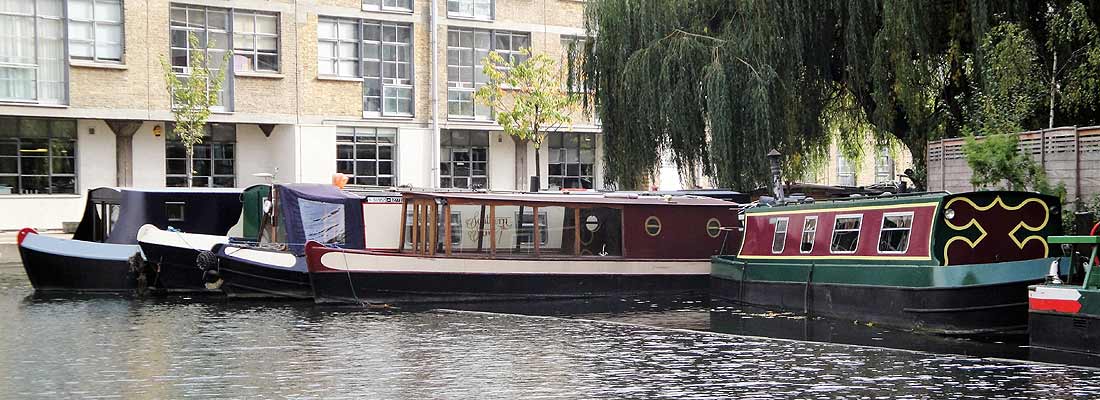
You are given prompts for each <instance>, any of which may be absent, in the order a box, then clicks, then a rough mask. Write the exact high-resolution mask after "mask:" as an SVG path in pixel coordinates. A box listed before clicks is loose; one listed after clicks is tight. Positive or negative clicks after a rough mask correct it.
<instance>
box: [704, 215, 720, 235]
mask: <svg viewBox="0 0 1100 400" xmlns="http://www.w3.org/2000/svg"><path fill="white" fill-rule="evenodd" d="M720 233H722V222H721V221H719V220H718V218H711V219H709V220H707V236H710V237H712V238H716V237H718V234H720Z"/></svg>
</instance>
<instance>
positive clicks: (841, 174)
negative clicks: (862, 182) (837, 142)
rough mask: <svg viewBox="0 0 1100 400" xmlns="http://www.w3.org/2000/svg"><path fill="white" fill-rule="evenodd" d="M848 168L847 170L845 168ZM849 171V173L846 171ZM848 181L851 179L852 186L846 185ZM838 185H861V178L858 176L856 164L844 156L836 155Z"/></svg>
mask: <svg viewBox="0 0 1100 400" xmlns="http://www.w3.org/2000/svg"><path fill="white" fill-rule="evenodd" d="M845 167H847V168H845ZM845 169H847V171H845ZM847 179H851V184H848V183H846V182H845V181H846V180H847ZM836 181H837V182H836V184H837V185H838V186H856V185H858V184H859V177H858V176H856V168H855V164H853V163H852V160H849V159H848V157H845V156H844V155H843V154H839V153H838V154H837V155H836Z"/></svg>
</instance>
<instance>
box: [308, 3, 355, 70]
mask: <svg viewBox="0 0 1100 400" xmlns="http://www.w3.org/2000/svg"><path fill="white" fill-rule="evenodd" d="M317 73H318V74H319V75H328V76H343V77H348V78H358V77H359V23H358V21H356V20H353V19H350V20H349V19H327V18H322V19H320V20H318V21H317Z"/></svg>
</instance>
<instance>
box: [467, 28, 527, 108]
mask: <svg viewBox="0 0 1100 400" xmlns="http://www.w3.org/2000/svg"><path fill="white" fill-rule="evenodd" d="M452 32H454V33H457V34H458V35H460V36H459V39H460V40H459V41H460V43H458V44H456V43H453V41H452V40H451V33H452ZM479 33H480V34H488V36H489V47H487V48H481V47H478V45H477V35H478V34H479ZM463 34H469V35H471V37H470V41H471V47H463V46H461V35H463ZM497 35H508V36H509V40H508V43H509V49H508V50H506V51H505V53H500V51H501V50H500V49H498V48H497V46H496V41H497V40H496V39H497ZM515 36H526V38H527V48H530V47H531V32H521V31H511V30H503V29H482V28H471V27H463V26H451V27H448V28H447V119H448V120H459V121H487V122H492V120H493V111H492V109H491V108H489V107H485V106H482V105H480V104H478V102H477V100H475V99H474V93H476V92H477V89H478V88H480V87H482V86H485V83H486V82H484V81H479V76H478V75H479V74H480V72H479V71H480V70H479V66H480V65H481V61H482V59H483V58H484V57H485V56H487V55H488V54H489V53H492V52H497V53H498V54H502V55H503V56H505V57H516V58H517V59H520V58H521V57H522V56H521V55H518V52H519V51H520V49H522V48H515V49H512V48H511V44H512V43H514V37H515ZM452 51H455V52H468V53H469V56H470V61H471V64H461V61H459V62H460V63H459V64H455V63H454V62H455V61H456V60H460V59H461V58H462V57H461V56H459V57H452V56H451V52H452ZM480 52H484V55H482V56H481V57H480V58H479V57H478V54H479V53H480ZM452 68H454V69H465V68H469V70H470V80H469V81H461V80H456V77H455V76H452V74H451V69H452ZM482 79H485V78H482ZM453 93H454V94H463V95H464V96H465V95H468V96H469V99H470V100H469V101H466V100H456V99H452V94H453ZM456 102H461V103H467V102H469V103H470V111H471V114H468V115H467V114H454V113H452V112H451V103H456ZM479 112H481V113H479Z"/></svg>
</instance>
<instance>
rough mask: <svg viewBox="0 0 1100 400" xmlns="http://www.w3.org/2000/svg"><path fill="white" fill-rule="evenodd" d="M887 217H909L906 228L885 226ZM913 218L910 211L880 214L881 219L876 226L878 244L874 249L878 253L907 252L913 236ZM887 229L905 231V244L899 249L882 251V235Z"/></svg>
mask: <svg viewBox="0 0 1100 400" xmlns="http://www.w3.org/2000/svg"><path fill="white" fill-rule="evenodd" d="M889 217H909V227H907V228H886V219H887V218H889ZM914 220H915V218H914V216H913V212H912V211H898V212H889V213H883V214H882V221H880V222H879V228H878V232H879V233H878V245H877V246H875V249H876V250H878V254H905V253H907V252H909V243H910V242H912V238H913V221H914ZM887 231H890V232H893V231H906V234H905V246H904V247H903V248H902V250H899V251H883V250H882V235H883V234H884V233H886V232H887Z"/></svg>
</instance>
